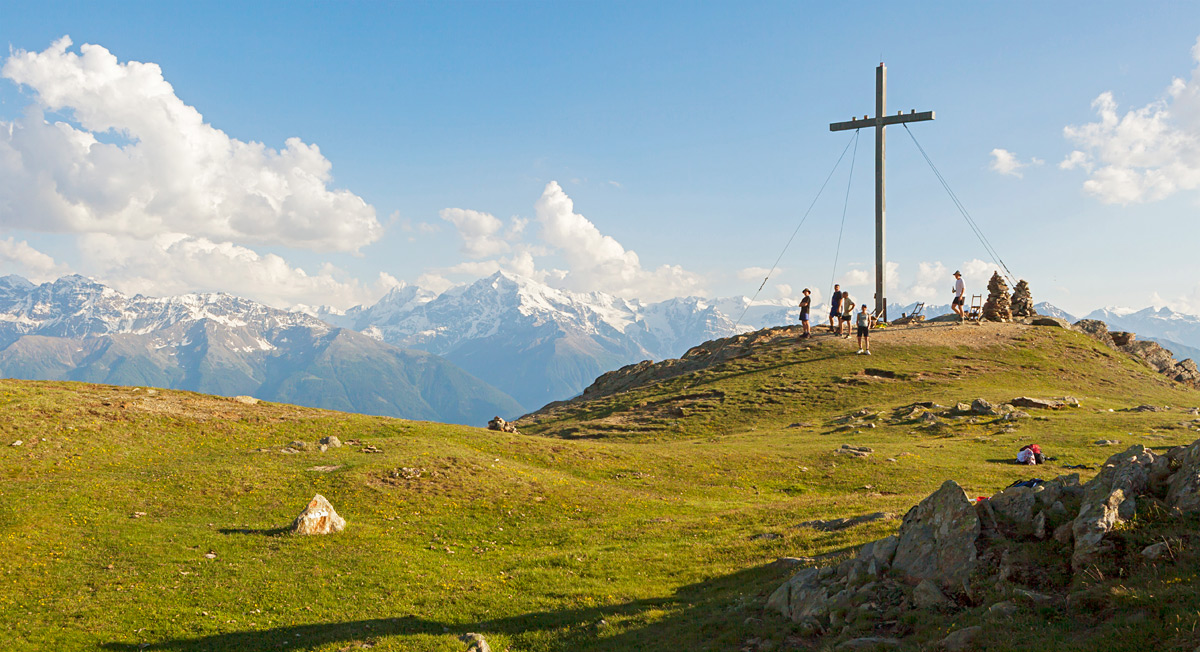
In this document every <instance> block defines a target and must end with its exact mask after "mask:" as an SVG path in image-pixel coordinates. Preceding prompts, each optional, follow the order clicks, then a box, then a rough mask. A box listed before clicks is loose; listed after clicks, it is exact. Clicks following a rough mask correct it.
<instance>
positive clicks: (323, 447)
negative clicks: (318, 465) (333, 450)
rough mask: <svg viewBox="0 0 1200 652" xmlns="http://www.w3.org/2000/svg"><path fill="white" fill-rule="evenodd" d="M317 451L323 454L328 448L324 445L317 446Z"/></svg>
mask: <svg viewBox="0 0 1200 652" xmlns="http://www.w3.org/2000/svg"><path fill="white" fill-rule="evenodd" d="M317 450H318V451H320V452H322V453H324V452H325V451H327V450H329V446H326V445H325V444H317Z"/></svg>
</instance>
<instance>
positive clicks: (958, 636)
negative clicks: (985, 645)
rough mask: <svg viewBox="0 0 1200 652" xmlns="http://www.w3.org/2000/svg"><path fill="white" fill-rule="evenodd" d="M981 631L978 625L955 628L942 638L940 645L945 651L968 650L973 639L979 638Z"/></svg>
mask: <svg viewBox="0 0 1200 652" xmlns="http://www.w3.org/2000/svg"><path fill="white" fill-rule="evenodd" d="M982 632H983V628H982V627H980V626H978V625H976V626H974V627H964V628H962V629H956V630H954V631H953V632H950V633H949V634H948V635H947V636H946V638H943V639H942V641H941V643H940V645H941V647H942V649H944V650H946V651H947V652H963V651H964V650H970V649H971V648H972V647H973V646H974V645H975V639H977V638H979V635H980V634H981V633H982Z"/></svg>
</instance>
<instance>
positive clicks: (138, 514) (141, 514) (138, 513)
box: [129, 512, 146, 518]
mask: <svg viewBox="0 0 1200 652" xmlns="http://www.w3.org/2000/svg"><path fill="white" fill-rule="evenodd" d="M145 515H146V512H134V513H133V514H130V515H129V518H141V517H143V516H145Z"/></svg>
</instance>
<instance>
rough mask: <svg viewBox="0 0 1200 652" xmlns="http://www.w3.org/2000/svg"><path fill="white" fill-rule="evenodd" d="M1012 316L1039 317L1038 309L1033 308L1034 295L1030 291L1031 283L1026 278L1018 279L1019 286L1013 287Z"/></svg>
mask: <svg viewBox="0 0 1200 652" xmlns="http://www.w3.org/2000/svg"><path fill="white" fill-rule="evenodd" d="M1012 316H1013V317H1037V310H1034V308H1033V295H1031V294H1030V293H1029V283H1027V282H1026V281H1025V279H1021V280H1019V281H1017V286H1016V287H1014V288H1013V293H1012Z"/></svg>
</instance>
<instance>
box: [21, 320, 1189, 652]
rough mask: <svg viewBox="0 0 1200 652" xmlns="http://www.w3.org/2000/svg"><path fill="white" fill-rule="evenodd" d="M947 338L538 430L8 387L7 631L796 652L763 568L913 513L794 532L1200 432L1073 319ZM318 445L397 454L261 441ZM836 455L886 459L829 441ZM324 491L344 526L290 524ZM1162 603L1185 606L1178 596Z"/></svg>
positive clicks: (631, 398) (721, 375)
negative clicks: (1001, 410)
mask: <svg viewBox="0 0 1200 652" xmlns="http://www.w3.org/2000/svg"><path fill="white" fill-rule="evenodd" d="M933 328H939V327H930V329H933ZM940 328H944V329H945V330H943V331H934V330H929V331H927V332H929V333H938V334H939V336H938V337H937V338H932V339H931V338H926V339H925V340H922V339H921V338H915V339H914V338H911V337H909V338H908V339H907V340H906V339H905V338H906V335H905V334H904V333H902V332H899V331H894V332H888V333H882V334H880V335H878V336H877V337H876V338H875V340H876V343H875V347H874V348H875V350H876V355H875V356H872V357H871V358H866V357H865V356H855V355H853V349H852V347H851V346H850V344H849V343H848V342H846V341H844V340H840V339H836V340H835V339H833V338H830V337H824V338H817V340H816V341H815V342H814V343H812V344H804V345H799V344H797V343H796V342H795V341H794V340H791V339H787V338H783V339H777V340H775V341H773V342H771V343H767V344H764V345H763V346H761V347H757V348H756V349H755V350H754V352H753V354H752V355H750V356H747V357H743V358H738V359H735V360H732V361H730V362H728V363H726V364H724V365H719V366H715V367H712V368H710V369H707V370H705V371H702V372H698V373H696V374H692V375H686V376H681V377H678V378H674V379H670V380H667V381H663V382H661V383H657V384H653V385H649V386H645V387H640V388H637V389H634V390H633V391H630V392H626V393H624V394H619V395H615V396H610V397H606V398H603V399H600V400H598V401H595V402H593V403H588V404H569V405H566V406H562V407H560V408H559V409H558V410H557V411H555V412H553V413H550V414H547V415H542V417H540V418H541V422H540V423H538V424H536V425H535V426H533V429H534V430H535V432H533V434H525V435H513V434H504V433H496V432H489V431H485V430H479V429H475V428H467V427H461V426H450V425H441V424H433V423H421V422H412V421H403V420H396V419H387V418H379V417H368V416H361V415H350V414H342V413H334V412H325V411H320V410H312V409H306V408H297V407H293V406H288V405H280V404H267V403H260V404H258V405H245V404H242V403H239V402H236V401H234V400H232V399H223V398H218V397H212V396H205V395H199V394H191V393H187V392H178V391H155V392H151V391H148V390H144V389H143V390H139V389H134V388H123V387H109V386H100V385H87V384H77V383H36V382H24V381H0V410H2V413H3V415H4V417H5V419H4V420H3V423H0V443H3V444H4V445H3V446H2V447H0V504H2V505H4V507H3V509H0V586H2V587H3V588H0V645H2V646H3V647H4V649H6V650H44V649H72V650H94V649H103V650H138V649H150V650H180V651H198V650H273V649H288V650H297V649H299V650H322V651H335V650H352V649H359V648H361V647H368V646H370V647H373V649H378V650H446V651H450V650H455V651H459V650H462V649H464V648H465V644H463V643H461V642H460V641H458V640H457V638H456V637H457V635H459V634H462V633H464V632H468V631H477V632H482V633H484V634H485V635H486V636H487V637H488V640H489V642H490V643H491V647H492V649H494V650H498V651H500V650H513V651H516V650H522V651H525V650H530V651H539V650H544V651H558V650H562V651H566V650H572V651H574V650H611V651H616V650H676V649H700V650H703V649H709V650H737V649H743V648H744V647H746V646H747V645H748V644H747V641H749V640H752V639H759V640H760V641H771V642H773V643H775V644H776V647H777V649H780V648H782V649H787V648H789V647H793V648H803V647H806V646H808V645H809V642H807V641H805V640H802V639H799V638H796V637H795V635H794V633H793V632H792V630H791V625H790V623H786V622H784V621H783V620H782V619H781V618H779V617H777V616H774V615H772V614H763V613H762V603H763V600H764V598H765V596H766V595H767V594H768V593H769V592H770V591H771V590H773V589H774V588H775V587H776V586H778V585H779V584H780V583H781V582H782V581H783V580H784V579H786V578H787V577H788V576H789V575H790V573H791V569H789V568H787V567H785V566H782V565H779V564H774V563H772V562H774V561H775V560H776V559H777V558H779V557H784V556H809V557H817V556H821V555H833V557H831V558H832V559H836V557H837V555H839V554H845V552H846V551H848V550H849V549H850V547H852V546H856V545H858V544H860V543H862V542H864V541H867V540H871V539H875V538H879V537H881V536H884V535H886V534H888V533H890V532H892V531H894V530H895V528H896V527H897V526H898V521H896V520H884V521H876V522H873V523H870V524H866V525H862V526H858V527H854V528H850V529H847V530H842V531H835V532H821V531H818V530H814V529H812V528H797V527H795V526H796V524H797V523H799V522H802V521H806V520H810V519H816V518H833V517H841V516H851V515H857V514H862V513H867V512H874V511H878V510H883V511H891V512H895V513H903V511H904V510H906V509H907V508H908V507H910V506H911V505H913V504H914V503H916V502H917V501H918V500H920V499H921V498H923V497H924V496H925V495H927V494H928V493H929V492H930V491H932V490H933V489H935V488H936V487H937V486H938V485H940V484H941V482H942V481H943V480H945V479H946V478H954V479H956V480H958V481H959V482H960V483H962V484H963V485H964V486H966V487H967V488H968V490H969V491H972V492H978V494H979V495H985V494H990V493H992V492H993V491H995V490H996V489H998V488H1000V487H1003V486H1005V485H1007V484H1008V483H1009V482H1011V481H1012V480H1013V479H1016V478H1018V477H1023V476H1028V475H1029V474H1030V469H1028V468H1027V467H1026V468H1022V467H1017V466H1014V465H1010V464H1007V463H1006V461H1007V460H1008V459H1010V458H1011V457H1012V455H1013V454H1014V453H1015V451H1016V449H1017V447H1018V446H1019V445H1020V444H1021V443H1024V442H1026V441H1037V442H1039V443H1041V444H1042V446H1043V448H1045V449H1046V450H1047V452H1048V453H1049V454H1051V455H1055V456H1057V457H1058V458H1059V462H1058V463H1059V464H1075V463H1088V464H1093V465H1094V464H1095V463H1096V462H1099V461H1102V460H1103V459H1104V458H1105V457H1107V456H1108V454H1110V453H1112V452H1114V450H1113V449H1112V448H1101V447H1096V446H1094V445H1092V443H1091V442H1092V441H1093V440H1095V439H1098V438H1108V439H1119V440H1121V441H1122V443H1123V444H1128V443H1135V442H1143V443H1146V444H1148V445H1151V446H1154V447H1158V448H1161V447H1165V446H1168V445H1171V444H1176V443H1183V442H1189V441H1191V440H1192V439H1194V438H1196V437H1197V436H1198V435H1197V433H1196V432H1195V430H1194V429H1193V428H1194V427H1195V425H1196V424H1194V423H1192V422H1191V421H1189V419H1191V418H1192V417H1189V416H1185V415H1184V414H1183V413H1182V412H1180V411H1179V410H1178V409H1175V410H1172V411H1168V412H1150V413H1132V412H1121V411H1110V410H1121V409H1123V408H1127V407H1130V406H1134V405H1138V404H1143V403H1147V404H1155V405H1173V406H1191V405H1196V404H1200V392H1196V391H1194V390H1189V389H1184V388H1182V387H1179V386H1177V385H1172V384H1171V383H1169V382H1167V381H1166V380H1165V379H1162V377H1160V376H1157V375H1155V374H1154V373H1153V372H1151V371H1150V370H1149V369H1148V368H1146V367H1145V366H1144V365H1141V364H1139V363H1136V362H1134V361H1133V360H1131V359H1129V358H1127V357H1125V356H1122V355H1120V354H1118V353H1116V352H1114V351H1111V350H1109V349H1105V348H1103V347H1100V346H1098V345H1096V344H1094V343H1093V342H1092V341H1091V340H1089V339H1087V338H1086V337H1084V336H1082V335H1079V334H1077V333H1072V332H1067V331H1060V330H1056V329H1036V328H1022V327H1015V326H1013V327H1000V326H996V327H992V326H985V327H973V328H977V330H974V331H972V330H970V328H972V327H966V328H961V327H953V328H951V327H940ZM865 367H870V368H872V369H878V370H881V371H879V372H873V373H874V374H876V375H864V374H863V370H864V368H865ZM889 374H890V375H892V376H894V378H883V377H881V376H886V375H889ZM1068 394H1069V395H1072V396H1076V397H1078V398H1079V399H1080V400H1081V401H1082V403H1083V406H1082V407H1080V408H1076V409H1071V410H1063V411H1057V412H1054V413H1051V414H1049V415H1048V416H1047V417H1046V419H1045V420H1037V419H1028V420H1023V421H1020V422H1017V423H1018V425H1017V426H1016V430H1015V431H1014V432H1006V431H1005V430H1006V429H1007V428H1008V427H1009V424H1001V423H994V422H992V420H991V419H987V418H982V419H981V418H974V419H972V418H967V417H964V418H961V419H947V420H943V423H942V424H941V425H937V426H933V427H926V426H925V425H924V424H923V423H918V422H911V421H907V420H904V419H901V418H898V417H896V415H897V414H898V413H897V412H896V411H895V409H896V408H899V407H901V406H903V405H904V404H906V403H911V402H913V401H917V400H932V401H937V402H939V403H943V404H951V405H952V404H953V403H955V402H957V401H969V400H971V399H973V398H976V397H983V398H987V399H990V400H992V401H994V402H999V401H1004V400H1009V399H1011V398H1012V397H1014V396H1018V395H1034V396H1061V395H1068ZM863 407H868V408H871V411H872V412H878V413H880V414H879V416H877V417H874V418H868V419H867V421H870V423H872V424H873V425H875V426H876V427H874V428H869V427H865V426H864V427H858V426H850V427H851V428H852V429H849V430H843V428H845V427H846V426H845V425H842V423H841V421H842V418H843V417H844V416H845V415H846V414H848V413H850V412H852V411H855V410H858V409H859V408H863ZM1039 416H1041V415H1039ZM326 435H336V436H338V437H340V438H341V439H343V440H349V439H355V440H359V441H360V442H361V443H362V444H371V445H374V446H377V447H379V448H381V449H382V450H383V452H382V453H380V454H368V453H364V452H362V451H361V447H355V446H345V447H342V448H338V449H333V450H330V451H328V452H326V453H316V452H311V453H301V454H295V455H286V454H281V453H279V452H252V451H254V450H255V449H258V448H271V449H272V450H274V451H277V450H278V449H279V448H280V447H282V446H284V445H286V444H287V443H288V442H289V441H291V440H294V439H302V440H306V441H310V442H311V441H315V440H316V439H318V438H320V437H323V436H326ZM18 439H20V440H22V441H23V443H22V445H21V446H9V445H8V444H9V443H10V442H11V441H13V440H18ZM843 443H852V444H864V445H868V446H871V447H873V448H874V449H875V451H876V453H875V454H874V455H873V456H871V457H869V458H865V459H852V458H846V457H843V456H838V455H835V454H834V452H833V451H834V449H836V448H837V447H838V446H839V445H840V444H843ZM905 453H908V454H905ZM888 458H892V459H895V460H896V461H895V462H891V461H887V460H888ZM332 467H336V468H332ZM406 469H407V470H406ZM414 470H416V471H414ZM1037 472H1038V474H1039V475H1043V476H1044V477H1049V476H1051V475H1054V474H1055V473H1056V472H1058V469H1057V468H1055V467H1049V468H1046V469H1037ZM1084 477H1085V479H1086V478H1087V477H1088V472H1086V471H1085V472H1084ZM314 493H322V494H324V495H325V496H327V497H328V498H329V499H330V500H331V501H332V503H333V504H334V506H335V507H336V508H337V509H338V511H339V512H340V513H341V514H342V515H343V516H344V517H345V518H346V519H347V521H348V522H349V525H348V527H347V529H346V530H345V531H344V532H342V533H340V534H338V535H334V536H329V537H311V538H300V537H293V536H289V535H286V534H282V533H281V531H280V528H282V527H283V526H286V525H287V524H288V523H289V521H290V519H291V518H292V517H294V516H295V515H296V514H297V513H298V512H299V511H300V510H301V509H302V508H303V506H304V504H305V503H306V502H307V500H308V499H309V498H311V497H312V495H313V494H314ZM137 513H144V514H145V515H144V516H140V517H134V516H135V514H137ZM210 553H211V555H212V558H209V557H207V556H206V555H208V554H210ZM1181 578H1183V579H1181ZM1155 581H1157V582H1159V583H1160V584H1161V586H1160V587H1159V588H1155V587H1154V586H1152V585H1151V584H1148V583H1147V584H1145V585H1138V586H1133V585H1129V586H1126V587H1125V588H1126V590H1125V592H1124V593H1120V592H1119V591H1118V593H1117V594H1113V593H1112V592H1109V593H1105V594H1104V596H1102V597H1103V599H1104V600H1107V601H1108V602H1106V604H1108V605H1110V607H1113V608H1120V607H1122V605H1143V607H1139V611H1140V612H1142V613H1148V615H1144V616H1143V619H1148V620H1143V621H1142V624H1141V625H1139V627H1142V628H1158V629H1157V630H1155V631H1156V632H1157V631H1160V630H1161V632H1162V633H1156V634H1155V636H1156V637H1157V638H1156V639H1155V640H1156V642H1158V643H1160V647H1163V648H1164V649H1171V646H1172V645H1174V646H1175V647H1179V646H1180V645H1183V644H1185V643H1188V644H1190V645H1191V646H1192V647H1195V644H1196V642H1200V641H1195V639H1194V635H1193V634H1191V633H1190V629H1189V628H1191V627H1192V626H1193V625H1194V622H1193V621H1194V619H1195V613H1196V612H1197V607H1200V605H1198V604H1196V603H1197V600H1196V599H1195V598H1192V597H1191V594H1190V592H1189V591H1184V590H1183V588H1182V587H1183V586H1184V585H1185V584H1186V581H1190V580H1188V579H1187V578H1186V576H1178V577H1177V576H1173V575H1170V574H1169V573H1168V574H1165V575H1162V576H1161V577H1160V578H1159V579H1158V580H1155ZM1153 591H1157V593H1153ZM1165 595H1170V596H1174V598H1173V600H1174V602H1171V601H1168V602H1167V603H1165V604H1159V598H1158V597H1155V596H1159V597H1161V596H1165ZM1147 603H1154V604H1156V605H1157V606H1156V608H1155V609H1154V610H1148V609H1145V608H1144V605H1145V604H1147ZM1170 605H1176V606H1175V607H1172V606H1170ZM1189 609H1190V611H1188V610H1189ZM1189 613H1190V615H1189V616H1186V618H1185V614H1189ZM1187 618H1190V619H1191V620H1187ZM1172 619H1174V620H1172ZM1043 621H1044V622H1043ZM1038 624H1039V626H1040V627H1041V628H1042V629H1045V628H1047V627H1048V628H1050V630H1048V631H1051V632H1052V633H1054V635H1053V636H1052V637H1050V638H1047V639H1046V640H1048V641H1050V640H1064V638H1063V636H1059V634H1064V636H1065V640H1068V641H1070V640H1073V639H1072V636H1075V638H1078V639H1079V640H1085V639H1084V638H1079V636H1077V634H1078V633H1079V632H1085V631H1086V632H1089V633H1092V634H1096V633H1097V632H1098V633H1099V634H1100V635H1109V634H1113V635H1111V636H1105V638H1104V639H1103V641H1104V643H1105V644H1106V645H1107V646H1108V648H1109V649H1139V647H1138V646H1140V645H1141V644H1142V643H1143V642H1144V640H1145V639H1143V638H1139V639H1133V638H1129V637H1126V638H1122V637H1121V636H1115V634H1119V633H1120V630H1119V628H1118V625H1116V624H1112V623H1111V622H1110V621H1108V620H1102V621H1099V622H1077V621H1075V620H1072V619H1067V618H1058V619H1057V620H1056V619H1053V618H1050V617H1046V618H1040V617H1039V621H1038ZM1023 627H1025V626H1024V625H1019V626H1013V625H1006V626H1005V631H1009V632H1013V631H1016V632H1018V633H1019V632H1020V631H1023V629H1022V628H1023ZM1106 627H1107V628H1108V629H1105V628H1106ZM930 636H932V634H930ZM1030 640H1033V641H1035V642H1036V641H1037V640H1040V639H1038V638H1037V637H1033V638H1032V639H1030ZM1086 640H1093V641H1095V640H1099V639H1095V638H1087V639H1086ZM1061 647H1063V646H1060V648H1061ZM1065 647H1067V648H1069V647H1070V645H1066V646H1065ZM749 649H765V648H756V647H755V645H754V644H749ZM1046 649H1050V647H1049V646H1047V648H1046ZM1074 649H1084V648H1078V647H1076V648H1074ZM1188 649H1191V648H1188Z"/></svg>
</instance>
